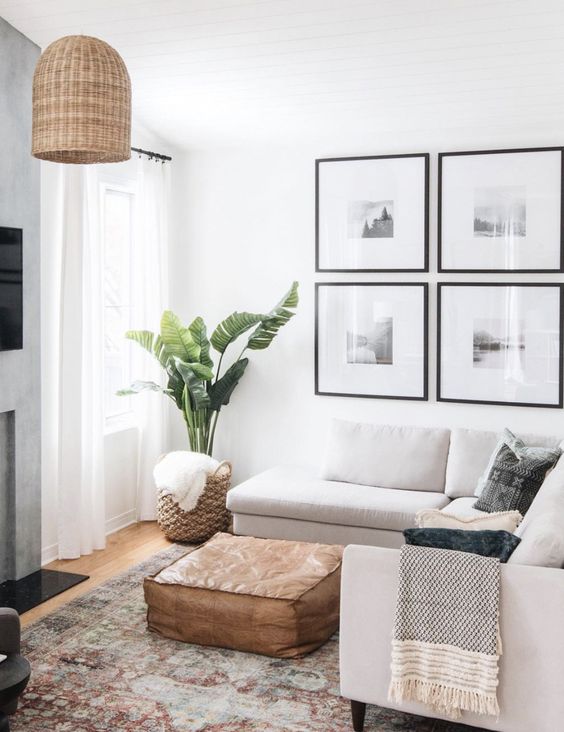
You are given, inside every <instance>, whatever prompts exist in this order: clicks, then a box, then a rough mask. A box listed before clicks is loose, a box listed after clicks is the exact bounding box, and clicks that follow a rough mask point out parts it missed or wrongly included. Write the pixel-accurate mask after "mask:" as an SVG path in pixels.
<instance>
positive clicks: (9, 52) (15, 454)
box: [0, 18, 41, 582]
mask: <svg viewBox="0 0 564 732" xmlns="http://www.w3.org/2000/svg"><path fill="white" fill-rule="evenodd" d="M39 53H40V50H39V48H38V47H37V46H36V45H35V44H34V43H32V42H31V41H30V40H29V39H28V38H26V37H25V36H23V35H22V34H21V33H19V32H18V31H17V30H15V29H14V28H13V27H12V26H11V25H9V24H8V23H6V22H5V21H4V20H3V19H2V18H0V226H9V227H15V228H20V229H22V230H23V349H22V350H19V351H3V352H0V582H2V581H4V580H12V579H20V578H22V577H25V576H27V575H29V574H30V573H32V572H35V571H37V570H39V569H40V567H41V463H40V459H41V421H40V417H41V415H40V384H41V371H40V301H39V297H40V280H39V276H40V270H39V256H40V250H39V161H37V160H35V159H34V158H32V157H31V154H30V148H31V142H30V141H31V83H32V77H33V70H34V68H35V63H36V61H37V59H38V57H39Z"/></svg>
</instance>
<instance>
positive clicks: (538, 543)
mask: <svg viewBox="0 0 564 732" xmlns="http://www.w3.org/2000/svg"><path fill="white" fill-rule="evenodd" d="M563 523H564V522H563V520H562V517H561V516H551V515H548V514H544V515H541V516H537V517H536V518H535V519H533V521H532V522H531V523H530V524H529V526H528V527H527V530H526V531H525V533H524V534H523V538H522V540H521V543H520V544H519V546H518V547H517V549H516V550H515V552H514V553H513V554H512V556H511V559H510V560H509V561H510V562H512V563H515V564H528V565H531V566H534V567H555V568H561V567H564V525H563Z"/></svg>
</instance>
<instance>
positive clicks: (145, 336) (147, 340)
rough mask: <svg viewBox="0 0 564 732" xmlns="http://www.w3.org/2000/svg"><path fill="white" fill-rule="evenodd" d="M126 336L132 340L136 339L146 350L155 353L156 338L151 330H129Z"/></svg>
mask: <svg viewBox="0 0 564 732" xmlns="http://www.w3.org/2000/svg"><path fill="white" fill-rule="evenodd" d="M125 337H126V338H128V339H129V340H130V341H135V342H136V343H138V344H139V345H140V346H142V348H144V349H145V350H146V351H149V353H151V354H152V353H153V341H154V340H155V334H154V333H152V332H151V331H150V330H128V331H127V333H126V334H125Z"/></svg>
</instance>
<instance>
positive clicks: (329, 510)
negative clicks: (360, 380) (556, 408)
mask: <svg viewBox="0 0 564 732" xmlns="http://www.w3.org/2000/svg"><path fill="white" fill-rule="evenodd" d="M520 437H522V439H523V440H524V441H525V443H526V444H528V445H537V446H547V447H555V446H558V445H560V446H561V447H562V446H563V443H562V438H561V437H550V436H544V437H543V436H539V435H523V434H521V435H520ZM498 439H499V438H498V435H497V433H495V432H487V431H481V430H468V429H460V428H456V429H452V430H449V429H443V428H421V427H402V426H399V427H393V426H381V425H365V424H356V423H352V422H343V421H337V420H336V421H335V422H334V423H333V424H332V427H331V430H330V437H329V441H328V446H327V455H326V459H325V463H324V466H323V468H322V470H321V471H317V472H318V473H320V474H319V475H316V471H312V470H305V469H296V468H275V469H273V470H269V471H266V472H265V473H262V474H261V475H258V476H256V477H255V478H252V479H251V480H248V481H246V482H245V483H242V484H241V485H239V486H237V487H236V488H234V489H233V490H232V491H231V492H230V493H229V494H228V507H229V508H230V510H231V511H232V512H233V519H234V530H235V533H240V534H248V535H254V536H262V537H266V538H283V539H296V540H306V541H320V542H324V543H331V542H333V543H341V544H345V545H348V546H347V548H346V549H345V553H344V560H343V574H342V592H341V635H340V654H341V658H340V665H341V693H342V695H343V696H344V697H346V698H348V699H350V700H352V710H353V722H354V729H355V730H361V729H362V727H363V718H364V709H365V706H366V704H367V703H369V704H378V705H380V706H384V707H386V706H387V707H393V708H396V709H399V710H401V711H406V712H411V713H414V714H420V715H423V716H429V714H430V713H429V710H428V709H427V708H426V707H424V706H423V705H420V704H415V703H413V704H402V705H393V704H391V703H390V702H389V701H388V699H387V691H388V684H389V680H390V651H391V634H392V627H393V618H394V611H395V603H396V594H397V574H398V566H399V551H398V548H399V547H400V546H401V545H402V544H403V543H404V538H403V534H402V531H403V530H404V529H405V528H409V527H413V526H414V522H415V514H416V513H417V511H418V510H420V509H422V508H435V509H439V510H441V511H443V512H448V513H450V514H453V515H456V516H471V515H476V514H479V513H480V512H479V511H477V510H476V509H474V508H473V504H474V502H475V501H476V498H475V497H474V491H475V489H476V485H477V483H478V480H479V478H480V477H481V475H482V474H483V473H484V471H485V469H486V467H487V465H488V462H489V459H490V456H491V454H492V452H493V451H494V449H495V447H496V444H497V442H498ZM516 533H518V534H519V535H520V537H521V543H520V544H519V546H518V547H517V549H516V550H515V551H514V552H513V554H512V556H511V557H510V559H509V562H508V564H506V565H503V566H502V577H501V581H502V586H501V603H502V605H501V618H500V623H501V635H502V640H503V655H502V658H501V663H500V687H499V692H498V698H499V702H500V707H501V714H500V717H499V720H497V719H494V718H490V717H484V716H472V715H468V714H465V715H464V718H463V719H462V720H461V721H462V722H463V723H464V724H467V725H470V726H474V727H480V728H483V729H492V730H500V732H531V731H532V730H535V732H555V730H557V729H564V721H563V720H564V694H562V692H561V688H560V687H561V679H562V677H563V676H564V631H563V630H562V614H563V610H564V572H562V569H561V568H562V566H563V565H564V458H561V459H560V461H559V462H558V463H557V465H556V467H555V468H554V469H553V470H552V471H551V472H550V473H549V474H548V476H547V477H546V479H545V481H544V483H543V485H542V487H541V489H540V491H539V493H538V495H537V497H536V498H535V500H534V501H533V504H532V505H531V508H530V509H529V511H528V512H527V515H526V517H525V519H524V521H523V522H522V524H521V526H520V527H519V528H518V529H517V532H516Z"/></svg>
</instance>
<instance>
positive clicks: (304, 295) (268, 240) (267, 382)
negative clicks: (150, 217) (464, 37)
mask: <svg viewBox="0 0 564 732" xmlns="http://www.w3.org/2000/svg"><path fill="white" fill-rule="evenodd" d="M438 121H439V119H438ZM545 122H546V121H545ZM347 141H348V142H347ZM563 143H564V137H563V134H562V131H561V130H559V129H556V128H555V129H554V134H551V135H548V134H542V135H541V134H537V133H535V129H534V128H531V129H520V128H519V124H518V121H517V122H513V124H512V125H511V126H510V125H509V124H508V125H507V130H504V131H503V132H502V131H500V129H499V127H496V128H491V129H489V130H488V129H483V130H481V131H480V130H478V129H477V130H476V131H475V132H474V133H473V134H472V135H469V134H468V133H467V132H465V133H462V132H457V131H450V132H443V131H440V130H439V129H437V132H436V133H433V134H431V135H430V134H429V133H428V132H426V133H425V134H419V135H418V133H412V134H410V136H409V137H408V136H405V137H404V138H400V137H397V136H392V135H390V136H388V138H379V139H374V140H366V139H365V140H358V139H356V138H355V131H354V129H351V130H349V131H348V133H347V131H343V134H342V136H341V139H340V140H336V141H335V144H334V145H333V146H331V147H327V146H324V147H323V148H320V149H315V148H308V149H305V150H303V149H295V148H294V149H290V148H282V147H275V146H273V147H270V148H254V149H253V148H247V149H236V150H233V149H232V150H207V151H206V150H203V151H198V152H193V153H190V154H186V155H185V156H184V158H183V160H182V166H180V161H177V170H176V175H177V178H176V179H177V188H176V196H177V199H178V201H177V210H179V211H180V212H181V217H182V218H181V219H179V221H178V222H177V224H178V226H179V227H182V230H183V232H184V235H183V240H182V241H181V242H180V241H179V242H178V245H177V247H176V249H175V251H174V252H173V258H172V261H171V265H172V266H171V272H172V277H173V290H172V300H173V303H172V304H173V306H174V308H175V309H176V310H177V311H178V313H179V315H181V316H182V317H183V318H184V319H185V320H188V319H190V318H192V317H194V316H195V315H202V316H204V318H205V319H206V321H207V323H208V324H209V326H214V325H215V324H216V323H217V322H218V321H219V320H220V319H221V318H222V317H224V316H226V315H227V314H228V313H229V312H231V311H232V310H235V309H239V310H244V309H248V310H251V311H252V310H256V311H263V310H265V309H267V308H270V307H271V306H272V305H274V304H275V303H276V301H277V300H278V298H279V297H280V296H281V295H282V294H283V292H284V291H285V289H286V288H287V287H288V286H289V284H290V282H291V281H292V280H293V279H297V280H299V281H300V296H301V303H300V306H299V310H298V315H297V316H296V317H295V318H294V320H293V321H291V323H290V324H289V325H287V326H286V327H285V328H284V329H283V330H282V331H281V332H280V334H279V336H278V338H277V340H275V341H274V343H273V344H272V345H271V347H270V348H269V349H268V350H267V351H264V352H253V353H251V354H250V358H251V361H252V363H251V365H250V366H249V368H248V369H247V372H246V374H245V376H244V378H243V380H242V382H241V384H240V386H239V388H238V390H237V392H236V393H235V396H234V398H233V400H232V403H231V405H229V406H228V407H227V408H226V410H225V412H224V413H223V416H222V418H221V422H220V427H219V428H218V437H217V440H216V445H217V450H216V457H218V458H229V459H231V460H232V461H233V462H234V466H235V480H241V479H245V478H246V477H248V476H250V475H251V474H253V473H256V472H257V471H260V470H262V469H265V468H268V467H270V466H273V465H275V464H280V463H289V462H295V463H312V464H316V463H318V462H319V460H320V459H321V456H322V452H323V446H324V442H325V435H326V428H327V425H328V422H329V420H330V418H331V417H333V416H337V417H342V418H346V419H354V420H365V421H374V422H388V423H410V424H417V425H451V426H468V427H475V428H489V429H499V428H503V427H504V426H506V425H507V426H508V427H510V428H513V429H515V430H521V429H522V430H526V431H529V432H540V433H553V432H555V433H559V434H564V418H563V414H562V410H557V409H534V408H517V407H499V406H488V405H461V404H450V403H437V402H436V401H435V394H436V390H435V361H436V359H435V348H436V327H435V322H436V318H435V310H436V287H434V286H432V287H431V292H430V350H429V362H430V364H429V366H430V370H429V381H430V399H429V401H428V402H409V401H402V400H377V399H359V398H339V397H321V396H315V395H314V383H313V381H314V373H313V328H314V318H313V313H314V288H313V283H314V282H315V281H337V280H346V281H355V280H358V281H417V280H421V279H424V277H422V276H421V275H417V274H413V275H411V274H410V275H408V274H405V275H401V274H400V275H397V274H395V275H394V274H381V275H378V274H374V275H367V274H364V275H359V274H356V275H355V274H345V275H342V274H341V275H339V274H334V275H328V274H323V275H316V274H315V272H314V267H315V264H314V159H315V158H316V157H329V156H345V155H371V154H372V155H374V154H382V153H388V152H392V153H393V152H430V153H432V156H431V236H430V241H431V274H430V275H429V279H430V281H431V282H432V283H435V282H436V281H437V280H440V279H442V280H449V279H451V280H452V279H460V280H463V279H465V278H464V277H462V276H458V277H454V276H453V275H441V276H438V275H437V274H436V197H437V182H436V180H437V157H436V153H437V152H438V151H447V150H467V149H488V148H492V149H493V148H502V147H519V146H522V147H524V146H527V147H530V146H541V145H561V144H563ZM470 277H471V278H472V279H473V280H483V281H499V280H503V279H506V280H508V281H511V282H518V281H526V280H527V279H529V280H533V281H548V282H550V281H562V280H563V277H562V276H558V275H537V276H530V275H529V276H526V275H525V276H523V275H513V276H507V277H505V278H504V277H503V275H485V276H478V275H471V276H470ZM470 277H467V278H466V279H469V278H470ZM173 436H174V445H175V446H176V447H181V446H184V447H185V445H186V442H185V437H184V430H183V426H182V422H181V419H180V416H179V415H174V418H173Z"/></svg>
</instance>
